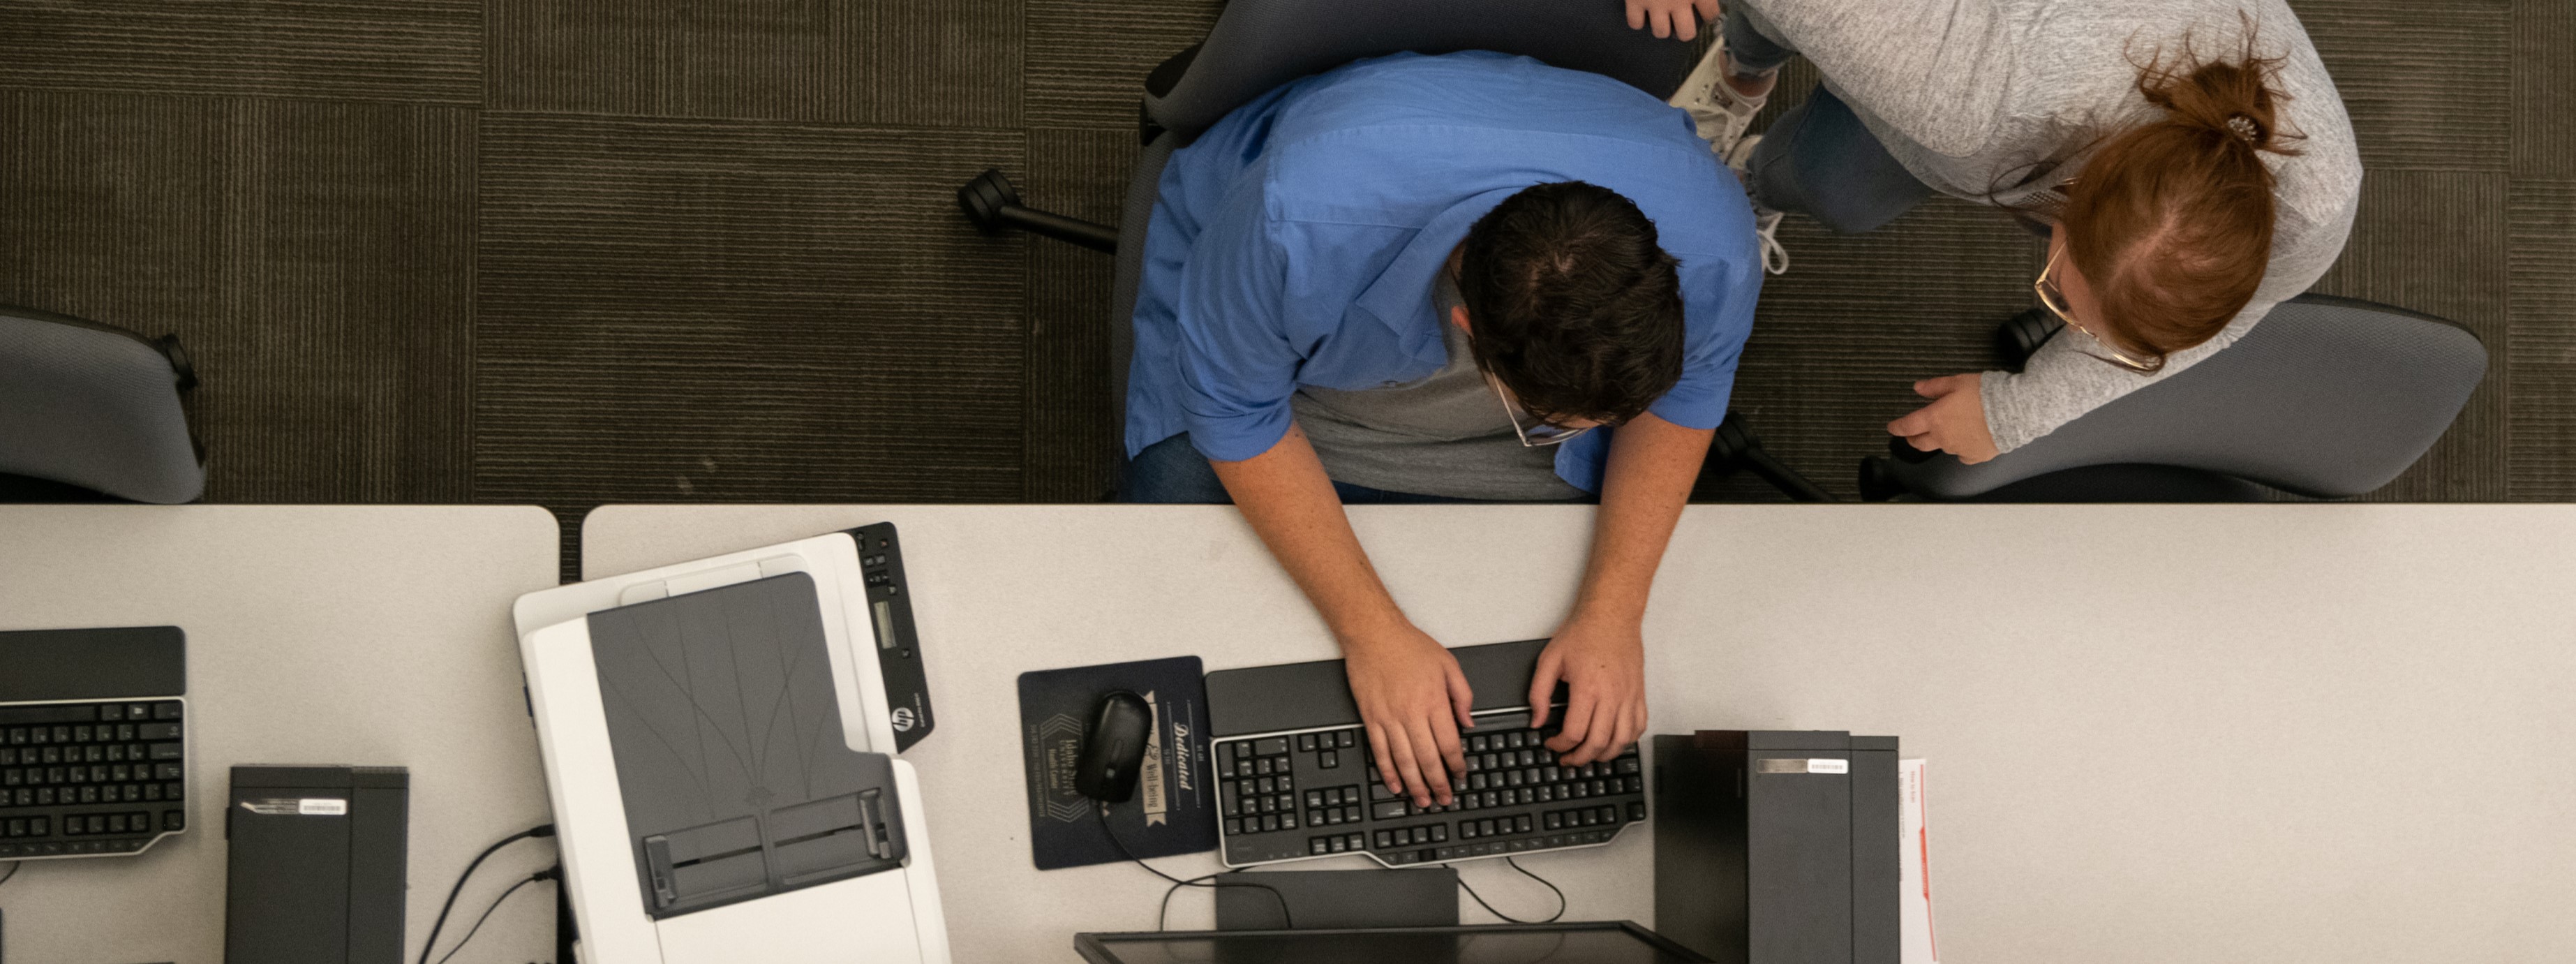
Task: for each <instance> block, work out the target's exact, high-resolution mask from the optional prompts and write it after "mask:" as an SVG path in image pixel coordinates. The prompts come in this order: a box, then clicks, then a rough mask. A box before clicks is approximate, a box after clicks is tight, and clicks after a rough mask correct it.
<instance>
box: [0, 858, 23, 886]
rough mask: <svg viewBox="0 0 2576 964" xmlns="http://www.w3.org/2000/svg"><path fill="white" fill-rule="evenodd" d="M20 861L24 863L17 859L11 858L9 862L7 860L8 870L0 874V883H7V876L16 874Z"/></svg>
mask: <svg viewBox="0 0 2576 964" xmlns="http://www.w3.org/2000/svg"><path fill="white" fill-rule="evenodd" d="M21 863H24V861H18V860H12V861H10V862H9V872H8V873H5V874H0V884H5V883H8V882H9V878H11V877H15V876H18V865H19V864H21Z"/></svg>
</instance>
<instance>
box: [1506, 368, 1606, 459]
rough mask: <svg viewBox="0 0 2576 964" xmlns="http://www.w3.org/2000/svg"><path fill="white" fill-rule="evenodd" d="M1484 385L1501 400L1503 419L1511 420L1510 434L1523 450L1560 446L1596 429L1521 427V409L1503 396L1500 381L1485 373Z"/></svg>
mask: <svg viewBox="0 0 2576 964" xmlns="http://www.w3.org/2000/svg"><path fill="white" fill-rule="evenodd" d="M1485 384H1487V385H1491V386H1493V388H1494V397H1495V398H1499V399H1502V400H1503V417H1505V418H1508V419H1511V420H1512V433H1513V434H1515V435H1518V436H1520V437H1521V446H1522V447H1524V448H1538V447H1539V446H1542V445H1558V444H1562V443H1564V442H1565V441H1566V440H1568V439H1571V438H1574V437H1575V436H1578V435H1581V434H1583V433H1585V432H1589V431H1592V430H1593V429H1594V428H1596V427H1597V426H1592V425H1586V426H1584V427H1582V428H1566V427H1565V426H1562V425H1550V424H1548V423H1546V422H1540V423H1538V424H1536V425H1522V424H1521V407H1520V406H1518V405H1514V404H1512V397H1511V396H1510V395H1507V394H1504V392H1503V383H1502V380H1501V379H1498V378H1495V377H1494V376H1493V373H1491V372H1487V373H1486V374H1485Z"/></svg>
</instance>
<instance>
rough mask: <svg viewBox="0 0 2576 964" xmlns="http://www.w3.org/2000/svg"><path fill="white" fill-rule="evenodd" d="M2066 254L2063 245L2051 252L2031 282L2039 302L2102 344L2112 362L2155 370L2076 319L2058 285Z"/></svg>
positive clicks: (2149, 364) (2137, 369) (2128, 366)
mask: <svg viewBox="0 0 2576 964" xmlns="http://www.w3.org/2000/svg"><path fill="white" fill-rule="evenodd" d="M2065 255H2066V249H2065V248H2062V247H2061V248H2058V249H2057V250H2055V251H2051V252H2049V254H2048V267H2045V268H2041V269H2039V280H2037V281H2033V282H2031V283H2030V287H2031V290H2032V291H2036V292H2038V293H2039V303H2040V304H2042V305H2045V306H2047V307H2048V311H2049V313H2050V314H2053V315H2056V316H2057V320H2059V321H2062V322H2065V323H2066V327H2068V328H2073V329H2075V330H2077V331H2080V332H2083V333H2084V337H2086V338H2090V339H2093V343H2094V344H2096V345H2100V346H2102V350H2103V351H2107V352H2110V353H2111V358H2110V361H2111V363H2112V364H2115V365H2118V366H2120V367H2122V368H2126V369H2128V370H2130V371H2133V372H2140V373H2147V372H2153V371H2155V370H2156V366H2155V365H2153V364H2151V363H2149V362H2145V361H2141V360H2139V359H2136V358H2132V357H2130V356H2129V353H2127V352H2124V351H2121V350H2119V349H2118V348H2114V347H2112V346H2111V343H2110V342H2107V341H2104V340H2102V336H2100V335H2097V334H2094V333H2093V329H2090V328H2086V327H2084V325H2083V324H2082V323H2081V322H2078V321H2076V320H2075V311H2074V310H2073V309H2072V308H2070V307H2068V305H2067V303H2066V292H2064V291H2060V290H2058V287H2057V278H2056V275H2057V261H2058V259H2059V258H2062V257H2064V256H2065Z"/></svg>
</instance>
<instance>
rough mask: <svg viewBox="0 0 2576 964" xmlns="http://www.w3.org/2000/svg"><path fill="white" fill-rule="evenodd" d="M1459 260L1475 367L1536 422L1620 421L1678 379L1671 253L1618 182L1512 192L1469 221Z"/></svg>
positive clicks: (1678, 329) (1676, 288)
mask: <svg viewBox="0 0 2576 964" xmlns="http://www.w3.org/2000/svg"><path fill="white" fill-rule="evenodd" d="M1460 262H1461V263H1460V270H1459V279H1458V294H1459V300H1460V301H1462V302H1463V303H1464V304H1465V305H1466V308H1467V324H1468V327H1469V328H1470V329H1471V330H1470V332H1469V337H1468V343H1469V345H1470V346H1472V350H1473V351H1474V353H1475V357H1476V367H1478V368H1481V369H1483V370H1485V371H1486V372H1489V373H1491V374H1492V375H1493V376H1494V377H1495V378H1496V379H1497V380H1499V381H1501V382H1502V383H1503V387H1505V388H1508V389H1511V391H1512V394H1514V395H1516V396H1519V399H1520V403H1521V408H1522V409H1523V410H1525V411H1527V412H1529V413H1530V415H1532V416H1534V417H1536V418H1538V419H1539V420H1540V421H1547V422H1553V421H1556V420H1559V419H1569V418H1585V419H1592V420H1594V421H1599V422H1607V423H1617V422H1624V421H1627V420H1628V419H1631V418H1635V417H1636V416H1637V414H1638V413H1640V412H1643V411H1645V410H1646V406H1647V405H1648V404H1651V403H1652V402H1654V400H1655V399H1657V398H1660V397H1662V396H1663V394H1664V393H1665V392H1666V391H1669V390H1671V389H1672V387H1673V385H1674V383H1676V382H1679V381H1681V377H1682V295H1681V275H1680V273H1679V272H1678V271H1677V270H1676V268H1677V265H1678V262H1676V261H1674V260H1673V256H1672V255H1669V254H1665V253H1664V249H1662V248H1660V247H1657V246H1656V244H1655V223H1654V222H1653V221H1649V220H1647V219H1646V214H1645V212H1643V211H1639V210H1637V205H1636V204H1634V203H1632V202H1630V201H1629V200H1628V199H1627V198H1624V197H1621V196H1619V193H1618V192H1616V191H1612V190H1610V189H1608V188H1604V187H1600V186H1598V185H1593V184H1586V183H1583V182H1581V181H1563V182H1559V183H1555V184H1541V185H1538V186H1535V187H1532V188H1529V189H1527V190H1524V191H1522V192H1520V193H1518V194H1514V195H1512V196H1511V197H1509V198H1505V199H1504V200H1503V203H1501V204H1499V205H1496V206H1495V208H1494V209H1493V210H1492V211H1490V212H1487V213H1486V214H1485V216H1484V217H1482V218H1478V219H1477V220H1476V224H1475V226H1474V227H1471V228H1469V229H1468V230H1467V242H1466V245H1465V251H1464V252H1462V256H1461V259H1460Z"/></svg>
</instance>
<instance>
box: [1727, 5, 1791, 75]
mask: <svg viewBox="0 0 2576 964" xmlns="http://www.w3.org/2000/svg"><path fill="white" fill-rule="evenodd" d="M1717 29H1718V33H1719V34H1721V35H1723V36H1724V37H1725V38H1726V56H1727V59H1730V60H1733V61H1735V68H1736V70H1737V71H1738V72H1742V73H1754V74H1758V73H1763V72H1765V71H1772V70H1778V69H1780V65H1782V64H1785V63H1788V62H1789V58H1791V57H1795V56H1797V55H1798V52H1797V51H1795V50H1791V49H1789V47H1788V46H1787V45H1785V44H1782V43H1780V42H1778V41H1775V40H1772V39H1771V38H1769V37H1765V36H1763V35H1762V31H1759V30H1755V29H1753V21H1752V19H1751V18H1749V17H1746V16H1745V15H1744V7H1743V6H1742V5H1729V6H1728V7H1727V10H1726V20H1725V22H1724V23H1723V24H1721V25H1720V26H1719V27H1718V28H1717Z"/></svg>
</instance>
